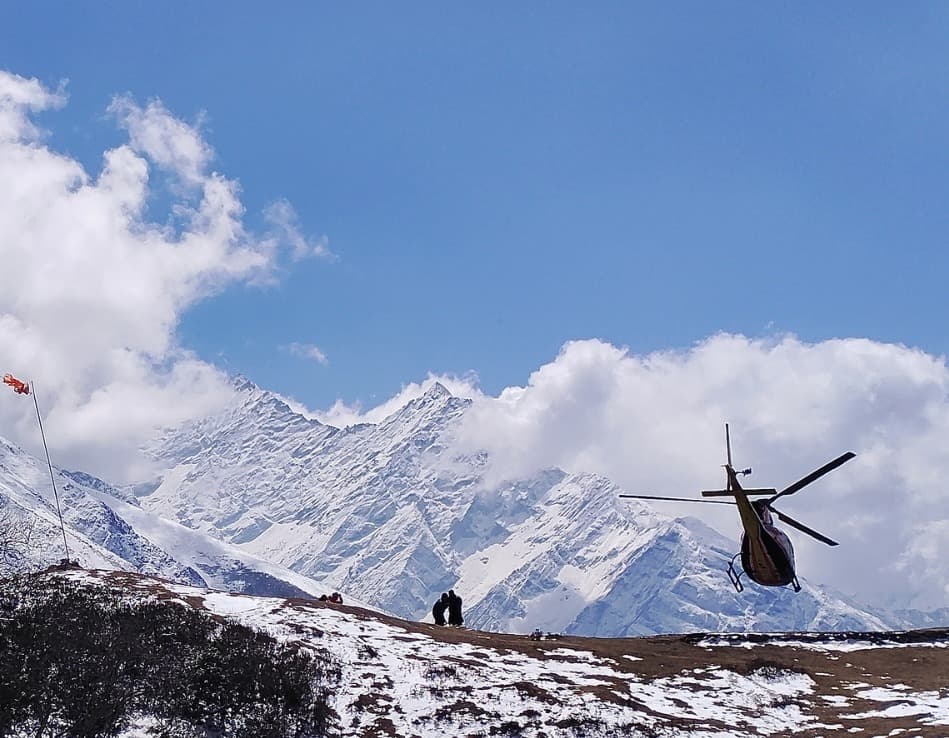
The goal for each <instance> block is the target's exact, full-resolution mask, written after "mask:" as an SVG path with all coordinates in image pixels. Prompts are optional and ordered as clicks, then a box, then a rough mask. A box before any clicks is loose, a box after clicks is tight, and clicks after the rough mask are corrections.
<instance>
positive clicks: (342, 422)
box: [307, 373, 482, 428]
mask: <svg viewBox="0 0 949 738" xmlns="http://www.w3.org/2000/svg"><path fill="white" fill-rule="evenodd" d="M436 382H437V383H439V384H441V385H442V386H443V387H444V388H445V389H447V390H448V391H449V392H451V393H452V394H453V395H454V396H455V397H465V398H469V399H474V398H475V397H481V396H482V395H481V391H480V390H479V389H478V386H477V385H478V378H477V376H476V375H475V374H473V373H472V374H467V375H465V376H461V377H456V376H453V375H446V374H429V375H428V377H426V378H425V380H424V381H422V382H410V383H409V384H406V385H403V386H402V389H401V390H399V392H398V393H397V394H395V395H394V396H393V397H390V398H389V399H388V400H386V401H384V402H381V403H379V404H378V405H374V406H372V407H370V408H368V409H364V408H363V407H362V405H361V404H360V403H358V402H356V403H353V404H351V405H350V404H347V403H345V402H343V401H342V400H336V402H335V403H333V406H332V407H330V408H329V409H328V410H323V411H318V412H311V411H308V412H307V414H308V415H309V416H311V417H314V418H316V419H317V420H319V421H320V422H321V423H325V424H327V425H332V426H335V427H337V428H346V427H348V426H351V425H358V424H360V423H379V422H381V421H382V420H385V419H386V418H387V417H388V416H390V415H392V413H394V412H396V411H397V410H398V409H399V408H401V407H402V406H404V405H405V404H407V403H409V402H411V401H412V400H414V399H416V398H418V397H421V396H422V395H423V394H425V393H426V392H428V390H430V389H431V388H432V386H433V385H435V383H436Z"/></svg>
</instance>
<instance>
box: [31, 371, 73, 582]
mask: <svg viewBox="0 0 949 738" xmlns="http://www.w3.org/2000/svg"><path fill="white" fill-rule="evenodd" d="M30 393H31V394H32V395H33V407H35V408H36V422H38V423H39V424H40V436H41V437H42V439H43V449H44V450H45V451H46V464H47V466H49V481H50V484H52V485H53V496H54V497H55V498H56V513H57V514H58V515H59V529H60V530H61V531H62V533H63V548H64V549H65V550H66V562H67V563H68V562H69V544H68V543H66V525H65V524H64V523H63V510H62V508H61V507H60V506H59V492H57V491H56V476H55V475H54V474H53V462H52V461H50V459H49V446H47V445H46V433H45V431H43V418H42V417H41V416H40V404H39V401H38V400H37V399H36V385H35V384H34V383H33V382H30Z"/></svg>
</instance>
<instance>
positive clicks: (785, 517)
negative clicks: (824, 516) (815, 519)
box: [768, 507, 840, 546]
mask: <svg viewBox="0 0 949 738" xmlns="http://www.w3.org/2000/svg"><path fill="white" fill-rule="evenodd" d="M768 509H769V510H771V512H773V513H774V514H775V515H777V516H778V520H780V521H781V522H782V523H787V524H788V525H790V526H791V527H792V528H797V529H798V530H799V531H801V533H807V535H809V536H811V537H812V538H816V539H817V540H818V541H820V542H821V543H826V544H827V545H828V546H838V545H840V544H838V543H837V541H834V540H832V539H830V538H828V537H827V536H825V535H823V534H821V533H818V532H817V531H816V530H814V529H813V528H808V527H807V526H806V525H804V523H799V522H797V521H796V520H795V519H794V518H792V517H790V516H788V515H785V514H784V513H783V512H778V511H777V510H775V509H774V508H773V507H769V508H768Z"/></svg>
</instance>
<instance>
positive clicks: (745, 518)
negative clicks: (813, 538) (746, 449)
mask: <svg viewBox="0 0 949 738" xmlns="http://www.w3.org/2000/svg"><path fill="white" fill-rule="evenodd" d="M725 468H726V471H727V472H728V478H729V481H730V482H731V488H732V492H733V493H734V495H735V503H736V504H737V505H738V514H739V516H740V517H741V525H742V528H743V529H744V532H743V533H742V537H741V568H742V569H744V570H745V573H746V574H747V575H748V578H749V579H751V580H752V581H754V582H757V583H758V584H761V585H764V586H766V587H783V586H785V585H788V584H792V585H796V583H797V580H796V577H795V573H794V549H793V548H792V547H791V540H790V539H789V538H788V537H787V535H786V534H785V533H784V531H782V530H780V529H779V528H778V527H777V526H775V525H774V523H773V521H772V519H771V512H770V511H769V510H768V508H767V506H766V505H763V504H760V503H755V502H752V501H751V500H749V499H748V496H747V495H744V494H742V490H741V485H740V484H739V483H738V477H737V475H736V474H735V471H734V469H732V468H731V467H730V466H726V467H725Z"/></svg>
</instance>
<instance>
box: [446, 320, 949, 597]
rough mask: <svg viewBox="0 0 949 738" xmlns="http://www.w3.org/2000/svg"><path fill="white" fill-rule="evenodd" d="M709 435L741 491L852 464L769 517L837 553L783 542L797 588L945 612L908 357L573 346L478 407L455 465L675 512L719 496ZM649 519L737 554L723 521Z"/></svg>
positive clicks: (857, 349)
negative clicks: (576, 474) (460, 462)
mask: <svg viewBox="0 0 949 738" xmlns="http://www.w3.org/2000/svg"><path fill="white" fill-rule="evenodd" d="M725 421H729V422H730V423H731V429H732V443H733V449H734V455H735V463H736V464H738V465H742V466H752V467H753V468H754V474H753V476H752V477H751V478H750V479H749V483H753V485H754V486H775V487H778V488H779V489H780V488H782V487H784V486H786V485H787V484H790V483H791V482H793V481H794V480H796V479H798V478H800V477H802V476H804V475H805V474H807V473H808V472H810V471H811V470H812V469H815V468H817V467H818V466H820V465H822V464H823V463H825V462H826V461H829V460H830V459H832V458H834V457H836V456H838V455H839V454H840V453H842V452H844V451H846V450H853V451H855V452H857V454H858V456H857V458H856V459H855V460H853V461H851V462H849V463H848V464H846V465H845V466H843V467H841V468H840V469H839V470H837V471H835V472H833V473H831V474H829V475H827V476H826V477H824V478H823V479H821V480H820V481H819V482H816V483H815V484H814V485H813V486H812V487H808V488H806V489H804V490H802V491H801V492H799V493H798V494H796V495H794V496H790V497H788V498H786V499H785V500H782V504H780V505H778V507H779V508H780V509H781V510H782V511H784V512H787V513H788V514H790V515H792V516H794V517H795V518H798V519H800V520H801V521H802V522H804V523H806V524H808V525H811V526H812V527H814V528H816V529H818V530H820V531H821V532H823V533H826V534H827V535H829V536H830V537H832V538H836V539H837V540H839V541H840V542H841V544H842V545H841V546H840V547H839V548H835V549H830V548H827V547H825V546H823V545H822V544H820V543H817V542H815V541H813V540H811V539H810V538H807V537H805V536H803V535H802V534H799V533H797V532H795V531H790V534H791V536H792V539H793V540H794V541H795V545H796V551H797V554H798V562H799V570H800V572H801V574H802V575H804V576H805V577H806V576H808V575H810V576H812V577H813V578H814V580H816V581H820V582H827V583H829V584H832V585H834V586H836V587H838V588H840V589H842V590H843V591H849V592H854V593H857V594H859V595H860V596H861V597H864V598H866V599H868V600H870V601H874V602H877V603H884V602H898V603H900V604H903V605H905V604H906V603H908V602H914V603H916V604H917V605H920V606H942V605H947V604H949V564H947V563H946V560H945V558H944V557H943V556H941V555H940V554H941V552H943V551H945V545H944V544H945V543H946V540H947V539H946V535H947V530H949V491H947V489H946V480H947V479H949V446H947V445H946V439H947V438H949V369H947V366H946V362H945V360H944V359H942V358H937V357H933V356H930V355H927V354H925V353H923V352H921V351H918V350H914V349H910V348H906V347H904V346H898V345H892V344H881V343H875V342H872V341H869V340H862V339H848V340H832V341H826V342H823V343H817V344H807V343H803V342H801V341H799V340H797V339H796V338H794V337H790V336H788V337H781V338H777V339H772V340H751V339H747V338H745V337H742V336H733V335H718V336H714V337H712V338H709V339H708V340H706V341H704V342H702V343H700V344H699V345H697V346H695V347H694V348H693V349H691V350H688V351H669V352H657V353H653V354H648V355H644V356H636V355H633V354H631V353H629V352H628V351H626V350H624V349H621V348H617V347H615V346H612V345H610V344H607V343H604V342H601V341H597V340H589V341H574V342H571V343H568V344H566V345H565V346H564V347H563V349H562V351H561V353H560V355H559V356H558V357H557V358H556V359H555V360H554V361H552V362H551V363H549V364H547V365H545V366H543V367H541V368H540V369H538V370H537V371H536V372H534V373H533V374H532V375H531V377H530V379H529V381H528V383H527V385H526V386H524V387H509V388H508V389H506V390H504V391H503V392H502V393H501V394H500V395H499V396H498V397H486V396H480V397H478V398H477V399H476V403H475V405H474V407H473V408H472V411H471V412H470V413H469V414H468V415H467V417H466V420H465V423H464V425H463V426H462V428H461V429H460V434H459V438H460V444H461V447H460V450H463V451H467V452H470V451H473V450H479V449H483V450H487V451H488V452H489V453H490V457H491V460H492V461H491V464H492V472H493V475H494V476H495V478H505V477H516V476H520V475H524V474H529V473H531V472H533V471H535V470H537V469H539V468H543V467H550V466H558V467H561V468H564V469H567V470H570V471H592V472H597V473H601V474H604V475H606V476H608V477H610V478H611V479H613V480H614V481H616V482H617V483H619V484H620V485H622V486H623V487H625V488H626V489H627V490H629V491H635V492H642V493H651V494H663V495H675V496H687V497H688V496H693V495H697V493H698V490H700V489H709V488H715V487H719V488H720V487H722V486H723V484H724V476H723V472H722V470H721V468H720V465H721V464H722V463H723V461H724V456H725V450H724V431H723V423H724V422H725ZM655 504H656V505H663V504H664V503H655ZM662 509H664V510H666V511H668V512H670V513H672V514H680V515H693V516H696V517H701V518H704V519H706V520H708V521H709V522H710V523H712V524H713V525H715V526H716V527H718V528H719V529H720V530H723V531H724V532H726V534H732V533H734V535H735V539H736V551H737V533H738V530H739V524H738V521H737V518H736V517H735V516H734V514H733V513H732V512H731V511H730V510H729V509H728V508H724V507H719V506H714V505H703V506H699V505H693V506H690V505H687V504H681V505H678V504H669V505H667V506H665V507H663V508H662ZM723 586H727V585H726V584H723Z"/></svg>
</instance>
